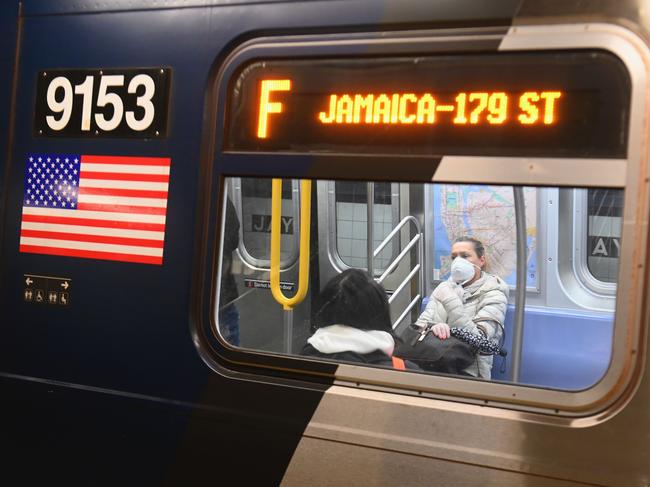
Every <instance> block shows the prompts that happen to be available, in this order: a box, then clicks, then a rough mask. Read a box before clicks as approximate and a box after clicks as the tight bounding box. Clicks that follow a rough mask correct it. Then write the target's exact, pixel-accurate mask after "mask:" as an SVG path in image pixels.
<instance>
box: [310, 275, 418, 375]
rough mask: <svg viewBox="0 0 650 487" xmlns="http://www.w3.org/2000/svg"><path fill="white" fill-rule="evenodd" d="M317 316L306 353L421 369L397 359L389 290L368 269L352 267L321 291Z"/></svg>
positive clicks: (350, 360) (336, 358) (334, 358)
mask: <svg viewBox="0 0 650 487" xmlns="http://www.w3.org/2000/svg"><path fill="white" fill-rule="evenodd" d="M317 306H318V307H317V309H318V311H317V312H316V314H315V316H314V320H313V323H314V326H315V327H316V328H317V329H316V332H315V333H314V334H313V335H312V336H311V337H310V338H309V339H308V340H307V344H306V345H305V347H304V348H303V350H302V354H303V355H309V356H313V357H320V358H328V359H332V360H341V361H347V362H363V363H367V364H372V365H383V366H387V367H394V368H404V367H406V368H409V369H418V367H417V366H416V365H414V364H412V363H410V362H406V364H405V365H402V364H403V362H402V361H400V360H399V359H397V360H393V349H394V348H395V339H394V338H393V328H392V325H391V321H390V312H389V307H388V299H387V298H386V291H385V290H384V288H383V287H382V286H381V284H378V283H376V282H375V280H374V279H373V278H372V277H371V276H370V275H369V274H368V273H367V272H365V271H362V270H359V269H348V270H346V271H343V272H342V273H341V274H339V275H337V276H335V277H334V278H333V279H332V280H330V281H329V282H328V283H327V285H326V286H325V288H323V290H322V291H321V293H320V295H319V299H318V305H317Z"/></svg>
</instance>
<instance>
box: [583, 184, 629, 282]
mask: <svg viewBox="0 0 650 487" xmlns="http://www.w3.org/2000/svg"><path fill="white" fill-rule="evenodd" d="M622 217H623V193H622V192H621V191H615V190H609V189H590V190H589V191H587V221H588V223H587V249H588V255H587V268H588V269H589V272H590V273H591V274H592V275H593V276H594V277H595V278H596V279H598V280H599V281H603V282H612V283H614V282H616V277H617V274H618V259H619V256H620V251H621V226H622Z"/></svg>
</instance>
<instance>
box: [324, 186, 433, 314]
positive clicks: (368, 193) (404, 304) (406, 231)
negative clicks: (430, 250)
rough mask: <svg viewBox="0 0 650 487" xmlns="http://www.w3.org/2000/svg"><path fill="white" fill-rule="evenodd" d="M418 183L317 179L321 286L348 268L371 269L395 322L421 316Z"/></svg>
mask: <svg viewBox="0 0 650 487" xmlns="http://www.w3.org/2000/svg"><path fill="white" fill-rule="evenodd" d="M414 188H415V186H413V185H409V184H407V183H391V182H366V181H347V180H339V181H320V182H319V183H318V195H319V197H318V221H319V229H320V231H319V235H318V241H319V249H320V253H319V260H318V263H319V273H320V287H321V288H322V287H324V286H325V285H326V283H327V282H328V281H329V280H330V279H332V278H333V277H334V276H335V275H336V274H337V273H340V272H342V271H343V270H345V269H349V268H358V269H364V270H367V271H369V272H370V273H371V274H372V275H373V276H374V277H375V279H376V280H377V281H378V282H379V283H381V284H382V285H383V286H384V287H385V288H386V291H387V293H388V295H389V303H390V309H391V319H392V322H393V326H395V327H396V326H397V325H399V324H400V323H402V322H403V321H405V320H407V319H408V320H412V319H413V317H414V316H417V315H416V313H417V312H418V311H419V305H420V302H421V298H422V296H423V289H424V282H425V278H424V273H425V269H426V265H425V262H424V248H425V245H426V244H425V239H424V234H423V233H422V199H421V196H418V195H415V194H413V189H414ZM420 194H421V193H420ZM369 200H370V201H372V203H370V204H369V203H368V202H369ZM368 222H370V223H368ZM368 235H372V239H371V240H370V241H369V240H368V237H367V236H368ZM369 255H370V256H371V258H369V257H368V256H369Z"/></svg>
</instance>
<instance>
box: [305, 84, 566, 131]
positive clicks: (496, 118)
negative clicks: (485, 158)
mask: <svg viewBox="0 0 650 487" xmlns="http://www.w3.org/2000/svg"><path fill="white" fill-rule="evenodd" d="M561 96H562V92H560V91H539V92H537V91H527V92H525V93H523V94H521V95H515V94H508V93H505V92H499V91H497V92H469V93H465V92H463V93H457V94H456V96H454V97H453V98H452V100H453V101H452V100H444V101H442V100H439V99H437V98H436V97H434V96H433V95H432V94H430V93H424V94H420V95H416V94H415V93H392V94H386V93H380V94H359V93H355V94H340V95H337V94H330V95H329V96H328V102H327V109H326V110H325V111H322V112H319V113H318V120H319V121H320V122H321V123H323V124H384V125H387V124H389V125H398V124H399V125H409V124H420V125H422V124H428V125H432V124H435V123H436V122H438V120H439V119H440V118H443V117H444V118H445V121H449V122H451V123H453V124H454V125H478V124H488V125H502V124H504V123H507V122H509V121H514V122H515V123H519V124H521V125H534V124H540V123H543V124H546V125H551V124H554V123H555V122H556V121H557V117H556V113H557V110H556V107H557V103H558V100H559V99H560V97H561ZM446 113H449V114H450V115H445V114H446ZM439 114H441V115H439ZM452 115H453V116H452ZM449 117H451V118H449ZM441 123H442V122H441Z"/></svg>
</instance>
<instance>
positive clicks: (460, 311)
mask: <svg viewBox="0 0 650 487" xmlns="http://www.w3.org/2000/svg"><path fill="white" fill-rule="evenodd" d="M451 258H452V259H453V260H452V263H451V275H450V276H449V279H448V280H447V281H444V282H442V283H440V284H439V285H438V287H436V289H434V291H433V293H432V294H431V298H430V299H429V302H428V303H427V306H426V308H425V310H424V311H423V312H422V314H421V315H420V317H419V318H418V320H417V321H416V324H417V325H421V326H424V325H428V324H434V326H433V328H432V332H433V334H434V335H436V336H437V337H438V338H440V339H442V340H445V339H447V338H449V336H450V328H451V327H457V328H462V329H465V330H468V331H470V332H472V333H476V334H479V335H481V336H483V337H485V338H488V339H489V340H492V341H495V342H498V341H499V340H500V339H501V337H502V336H503V321H504V319H505V316H506V308H507V306H508V285H507V284H506V283H505V282H504V281H503V280H502V279H501V278H500V277H498V276H494V275H492V274H488V273H487V272H485V271H484V270H483V267H485V248H484V247H483V244H482V243H481V242H480V241H479V240H477V239H475V238H472V237H460V238H457V239H456V240H455V241H454V244H453V245H452V247H451ZM492 361H493V356H492V355H480V354H479V355H477V357H476V361H475V362H474V363H473V364H472V365H470V366H469V367H468V368H467V369H466V370H465V372H467V373H468V374H470V375H472V376H474V377H481V378H483V379H490V378H491V370H492Z"/></svg>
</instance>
